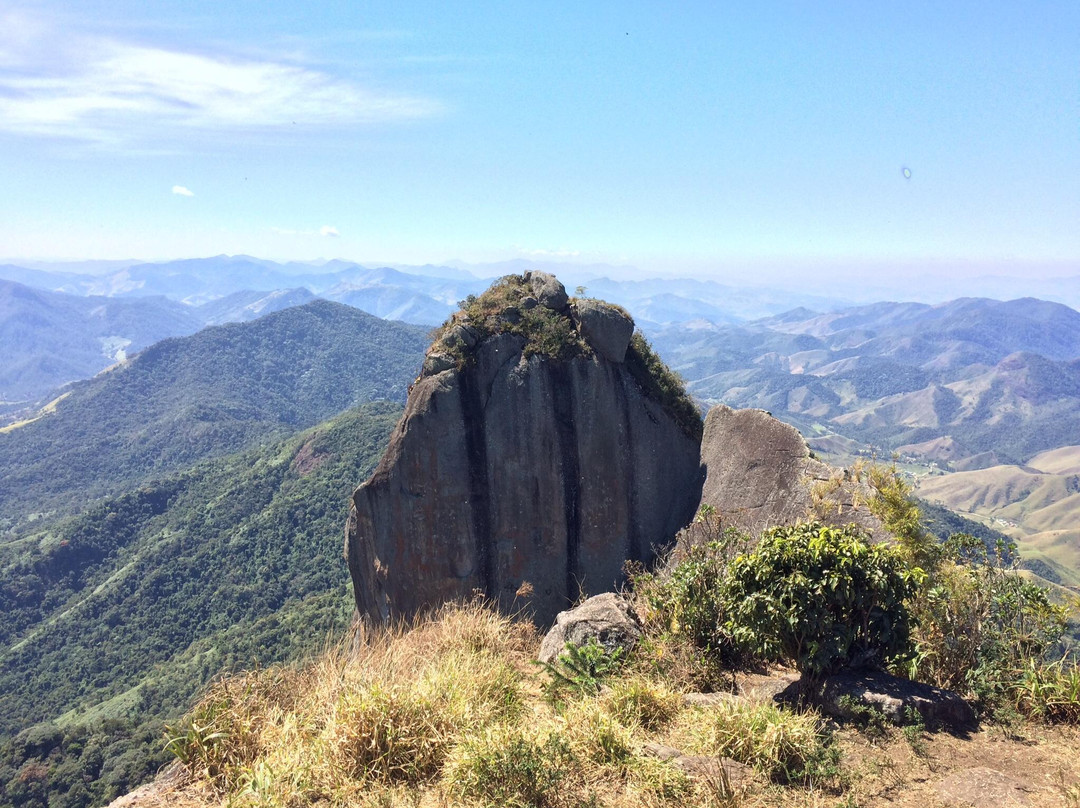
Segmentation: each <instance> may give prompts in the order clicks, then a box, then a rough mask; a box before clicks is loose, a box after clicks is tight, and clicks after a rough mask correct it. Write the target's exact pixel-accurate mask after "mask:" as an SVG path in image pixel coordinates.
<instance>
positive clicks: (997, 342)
mask: <svg viewBox="0 0 1080 808" xmlns="http://www.w3.org/2000/svg"><path fill="white" fill-rule="evenodd" d="M654 344H655V345H656V347H657V348H658V350H659V351H660V353H661V354H662V355H663V356H664V357H665V358H666V359H667V360H668V361H669V362H670V363H671V364H672V366H673V367H675V369H676V370H678V371H679V372H680V373H682V375H683V376H684V378H686V379H688V380H689V382H690V389H691V391H692V392H693V393H694V394H695V395H697V396H698V397H700V398H702V399H704V400H705V401H723V402H725V403H727V404H730V405H731V406H737V407H738V406H742V407H761V408H763V409H767V410H770V411H772V412H773V413H774V414H776V415H778V416H779V417H781V418H784V419H786V420H789V421H791V422H793V423H795V424H796V425H797V426H800V427H801V428H802V429H803V431H804V432H805V433H806V434H807V435H808V436H809V437H811V438H814V437H816V438H818V439H819V440H823V441H829V440H830V439H832V438H835V437H837V436H839V437H840V438H845V439H850V440H854V441H857V442H861V443H863V444H872V445H875V446H877V447H879V448H881V449H884V450H886V451H892V450H901V451H903V452H908V453H911V454H913V455H919V456H921V457H923V458H924V459H926V460H932V461H937V462H941V463H942V464H950V463H961V462H963V461H965V460H970V459H971V458H975V457H977V456H979V455H983V454H985V453H988V452H994V453H995V458H987V462H998V461H1000V460H1001V459H1012V460H1023V459H1025V458H1027V457H1030V456H1031V455H1033V454H1035V453H1037V452H1040V451H1043V450H1045V449H1052V448H1056V447H1059V446H1062V445H1066V444H1068V443H1071V442H1074V440H1075V435H1077V434H1080V406H1078V404H1080V359H1078V357H1080V313H1078V312H1076V311H1074V310H1073V309H1070V308H1069V307H1067V306H1064V305H1061V304H1059V303H1048V302H1046V301H1040V300H1033V299H1030V298H1028V299H1021V300H1013V301H1009V302H1000V301H995V300H985V299H977V298H969V299H962V300H955V301H952V302H949V303H945V304H942V305H938V306H927V305H924V304H918V303H878V304H874V305H872V306H861V307H855V308H848V309H841V310H839V311H836V312H832V313H828V314H816V313H813V312H810V311H807V310H805V309H801V310H794V311H790V312H787V313H785V314H782V315H780V316H776V317H771V318H767V319H763V320H759V321H757V322H754V323H748V324H745V325H712V324H701V323H696V324H681V325H677V326H672V327H669V328H666V329H663V330H661V331H659V332H658V333H657V334H656V335H655V337H654ZM831 445H832V446H835V445H836V441H835V440H833V442H832V444H831ZM826 448H827V445H826Z"/></svg>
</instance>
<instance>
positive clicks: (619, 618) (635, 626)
mask: <svg viewBox="0 0 1080 808" xmlns="http://www.w3.org/2000/svg"><path fill="white" fill-rule="evenodd" d="M640 638H641V622H640V621H639V620H638V618H637V615H636V614H634V610H633V609H631V608H630V604H629V603H628V602H627V601H626V598H623V597H620V596H619V595H616V594H614V593H612V592H605V593H604V594H602V595H595V596H593V597H591V598H588V599H587V600H585V602H584V603H582V604H581V605H580V606H575V607H574V608H573V609H568V610H566V611H564V612H559V614H558V615H557V616H556V618H555V625H553V626H552V627H551V630H550V631H548V633H547V634H546V635H544V639H543V642H541V643H540V654H539V656H538V657H537V658H538V659H539V660H540V661H541V662H554V661H555V659H556V658H557V657H558V656H559V654H561V653H562V652H563V649H564V648H566V644H567V643H571V644H572V645H585V644H586V643H588V641H589V640H595V641H596V642H598V643H599V644H600V645H602V646H604V648H605V649H607V651H608V652H609V653H610V652H613V651H614V650H615V649H616V648H622V649H623V650H624V651H627V652H629V651H630V650H631V649H632V648H633V647H634V646H635V645H636V644H637V641H638V639H640Z"/></svg>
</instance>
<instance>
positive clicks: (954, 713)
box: [817, 672, 975, 727]
mask: <svg viewBox="0 0 1080 808" xmlns="http://www.w3.org/2000/svg"><path fill="white" fill-rule="evenodd" d="M817 698H818V701H819V703H820V706H821V709H822V710H824V711H825V712H826V713H828V714H829V715H833V716H836V717H837V718H853V717H855V716H854V715H852V714H851V713H852V711H851V705H853V704H857V705H861V706H863V707H869V708H871V709H875V710H880V711H881V712H882V713H883V714H884V715H885V717H886V718H888V719H889V720H890V721H892V722H893V723H894V724H903V723H904V722H905V721H906V719H907V717H908V716H907V713H908V711H909V710H914V711H916V712H918V713H919V714H920V715H921V716H922V717H923V719H924V720H925V721H926V723H928V724H930V725H932V726H934V725H942V724H943V725H946V726H953V727H962V726H966V725H968V724H972V723H974V721H975V712H974V711H973V710H972V709H971V705H969V704H968V703H967V702H966V701H964V700H963V699H962V698H960V696H959V695H957V694H956V693H953V692H952V691H951V690H943V689H942V688H940V687H931V686H930V685H925V684H922V683H920V682H912V681H909V680H907V679H898V678H897V677H895V676H890V675H889V674H887V673H877V672H865V673H838V674H836V675H835V676H829V677H826V678H825V679H824V681H822V683H821V686H820V691H819V692H818V694H817Z"/></svg>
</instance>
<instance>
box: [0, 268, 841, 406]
mask: <svg viewBox="0 0 1080 808" xmlns="http://www.w3.org/2000/svg"><path fill="white" fill-rule="evenodd" d="M519 264H520V265H521V266H519ZM533 265H535V262H526V261H521V262H509V263H506V264H498V265H487V266H485V267H482V268H481V271H482V272H487V273H490V274H491V275H499V274H505V273H507V272H510V271H521V269H522V267H524V268H528V267H529V266H533ZM567 269H568V271H569V272H570V274H571V275H573V276H576V277H577V278H578V279H579V280H581V281H582V283H583V285H584V284H587V285H586V286H585V288H584V289H583V293H584V294H587V295H591V296H597V297H602V298H604V299H607V300H610V301H612V302H616V303H619V304H621V305H623V306H625V307H626V308H627V309H628V310H629V311H630V312H631V314H633V315H634V316H635V318H636V319H637V322H638V324H639V325H640V326H641V327H642V328H643V329H644V330H646V331H647V332H651V331H653V330H656V329H658V328H661V327H663V326H666V325H670V324H674V323H684V322H688V321H704V322H709V323H737V322H742V321H744V320H747V319H752V318H757V317H761V316H764V315H769V314H777V313H779V312H782V311H785V310H787V309H790V308H791V307H793V306H797V305H805V306H814V307H816V308H817V309H819V310H828V309H831V308H835V307H836V306H839V305H842V304H843V301H841V300H838V299H833V298H828V297H823V296H820V295H794V294H792V293H789V292H784V291H782V290H775V289H765V288H758V287H746V288H741V287H740V288H736V287H733V286H726V285H723V284H719V283H716V282H713V281H700V280H692V279H666V280H658V279H652V280H649V279H637V280H612V279H611V278H609V277H604V276H602V275H597V273H599V272H602V271H605V270H607V271H611V272H618V271H622V268H617V267H606V266H594V267H586V268H573V269H571V268H569V267H568V268H567ZM489 283H490V277H478V276H477V275H474V274H471V273H469V272H468V271H466V270H464V269H461V268H456V267H446V266H430V265H429V266H420V267H408V268H404V269H403V268H393V267H374V268H370V267H364V266H361V265H359V264H355V263H349V262H345V261H328V262H323V263H321V264H317V265H312V264H298V263H287V264H279V263H275V262H273V261H266V260H263V259H259V258H253V257H251V256H244V255H239V256H225V255H221V256H215V257H212V258H199V259H188V260H182V261H169V262H164V263H138V262H99V263H91V264H89V265H88V264H86V263H81V264H76V265H74V266H73V267H71V268H68V269H65V265H59V266H50V267H48V268H47V269H45V268H41V267H23V266H17V265H12V264H6V265H0V336H2V337H3V343H2V345H3V348H2V350H0V412H3V410H4V409H5V408H6V409H7V410H8V411H12V410H14V409H18V408H19V407H20V406H27V405H29V404H31V403H33V402H34V401H36V400H37V399H38V398H40V397H42V396H45V395H46V394H48V393H50V391H53V390H56V389H57V388H59V387H61V386H62V385H64V384H67V383H69V382H73V381H76V380H78V379H83V378H87V377H88V376H92V375H93V374H94V373H97V372H98V371H100V370H103V369H104V368H106V367H108V366H109V365H111V364H113V363H114V362H116V361H118V360H119V359H122V358H123V357H125V356H131V355H132V354H133V353H135V352H137V351H139V350H141V349H142V348H145V347H146V346H148V345H150V344H152V343H153V342H155V341H157V340H160V339H164V338H165V337H169V336H183V335H186V334H191V333H193V332H195V331H197V330H198V329H199V328H201V327H203V326H206V325H220V324H222V323H227V322H244V321H247V320H251V319H254V318H256V317H259V316H261V315H264V314H269V313H271V312H273V311H278V310H280V309H283V308H287V307H288V306H293V305H299V304H302V303H306V302H308V301H309V300H312V299H314V298H316V297H320V298H324V299H327V300H333V301H337V302H341V303H344V304H346V305H349V306H352V307H354V308H358V309H361V310H362V311H366V312H368V313H369V314H373V315H375V316H376V317H381V318H384V319H388V320H401V321H403V322H407V323H412V324H416V325H427V326H435V325H438V324H439V323H441V322H443V321H444V320H445V319H446V318H447V317H448V316H449V315H450V314H451V313H452V312H453V311H454V310H455V309H456V308H457V304H458V302H459V301H461V300H463V299H464V298H466V297H467V296H468V295H470V294H478V293H479V292H481V291H483V290H484V289H485V288H487V286H488V284H489ZM571 288H572V287H571Z"/></svg>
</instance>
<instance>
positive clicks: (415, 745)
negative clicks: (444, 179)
mask: <svg viewBox="0 0 1080 808" xmlns="http://www.w3.org/2000/svg"><path fill="white" fill-rule="evenodd" d="M538 644H539V642H538V637H537V635H536V633H535V630H534V629H533V628H532V627H531V626H529V625H525V624H521V623H517V622H514V621H512V620H510V619H509V618H506V617H503V616H500V615H498V614H496V613H495V612H494V611H493V610H491V609H489V608H487V607H485V606H483V605H481V604H475V603H474V604H468V605H464V606H460V605H459V606H447V607H445V608H443V609H440V610H439V611H437V612H435V613H433V614H431V615H430V616H428V617H427V618H425V619H422V620H420V621H418V622H417V623H416V624H415V625H414V626H413V627H412V628H411V629H409V630H406V629H405V628H404V627H399V628H397V629H394V630H388V631H383V632H377V633H374V634H373V635H372V636H370V637H367V638H366V639H365V640H364V641H363V642H362V643H361V644H360V648H359V650H358V651H357V652H356V653H355V654H354V655H353V656H352V657H351V658H350V657H349V656H348V655H347V654H345V653H344V651H343V648H336V649H330V650H329V651H328V652H327V653H325V654H324V655H323V656H321V657H320V658H319V659H317V660H315V661H314V662H312V663H310V664H309V665H307V666H306V667H304V668H302V669H287V668H270V669H266V670H260V671H254V672H251V673H248V674H246V675H244V676H241V677H236V678H232V679H228V680H224V681H221V682H219V683H217V684H216V685H214V686H213V687H212V688H211V689H210V691H209V692H208V693H207V694H206V696H205V697H204V699H203V700H202V702H201V703H200V705H199V706H198V707H197V708H196V709H195V710H194V711H193V713H192V714H191V716H189V718H188V719H187V721H186V723H185V724H184V725H183V726H181V727H178V728H176V729H175V730H174V736H175V740H174V742H173V746H174V748H175V749H176V751H177V752H178V755H179V757H180V758H181V759H182V760H183V761H184V762H185V763H186V765H187V767H188V768H189V770H190V771H191V772H192V773H193V774H194V775H195V780H196V784H197V785H198V787H199V788H196V789H195V790H193V791H190V793H192V794H201V795H202V797H201V798H202V799H203V800H204V804H215V803H216V804H227V805H229V806H237V808H240V807H243V806H297V807H298V808H299V806H315V805H319V806H345V805H371V806H392V805H433V806H444V805H458V804H463V805H492V806H494V805H498V806H503V805H507V806H519V807H520V808H526V807H527V806H535V807H536V808H577V806H630V805H635V806H636V805H648V806H670V805H684V804H687V803H694V804H700V805H702V806H712V805H717V806H720V805H731V804H734V803H732V800H733V799H734V795H733V794H731V793H728V792H725V791H724V790H723V789H722V788H719V787H717V786H716V784H714V783H710V782H709V781H708V778H704V779H703V778H694V777H690V776H688V775H687V774H686V773H684V772H683V771H681V770H679V769H678V768H677V767H676V766H674V765H673V764H672V763H670V762H667V761H662V760H659V759H657V758H655V757H651V756H649V755H648V754H646V753H645V752H644V750H643V746H644V744H645V743H646V742H648V741H658V742H661V743H666V742H670V741H671V740H672V739H673V738H679V737H680V734H681V733H684V727H685V725H686V722H685V721H683V720H682V718H681V717H682V716H684V715H685V714H686V713H687V708H685V707H684V706H683V702H682V698H681V695H680V693H678V692H676V691H675V690H673V689H672V687H671V686H670V684H668V683H665V681H664V680H663V679H662V678H661V677H659V676H657V675H655V674H649V673H646V672H643V671H641V670H636V669H633V668H630V667H628V668H627V669H626V670H625V671H624V672H623V673H622V674H620V675H619V676H616V677H614V678H612V679H611V680H609V681H608V682H607V683H606V684H605V686H604V688H603V689H602V691H601V693H600V694H599V695H589V694H578V695H576V696H574V697H572V698H570V699H569V700H568V701H563V702H561V703H560V704H559V705H558V706H557V707H556V706H554V705H553V704H552V703H551V701H550V700H549V699H547V698H546V697H545V692H544V691H545V687H544V684H545V682H546V679H547V674H546V673H544V672H543V671H542V670H541V669H540V668H538V667H537V666H536V665H534V664H533V662H532V660H533V659H534V658H535V654H536V648H537V646H538ZM690 714H691V717H692V716H693V715H696V714H697V713H696V712H695V711H690ZM200 788H201V791H200V790H199V789H200Z"/></svg>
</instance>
